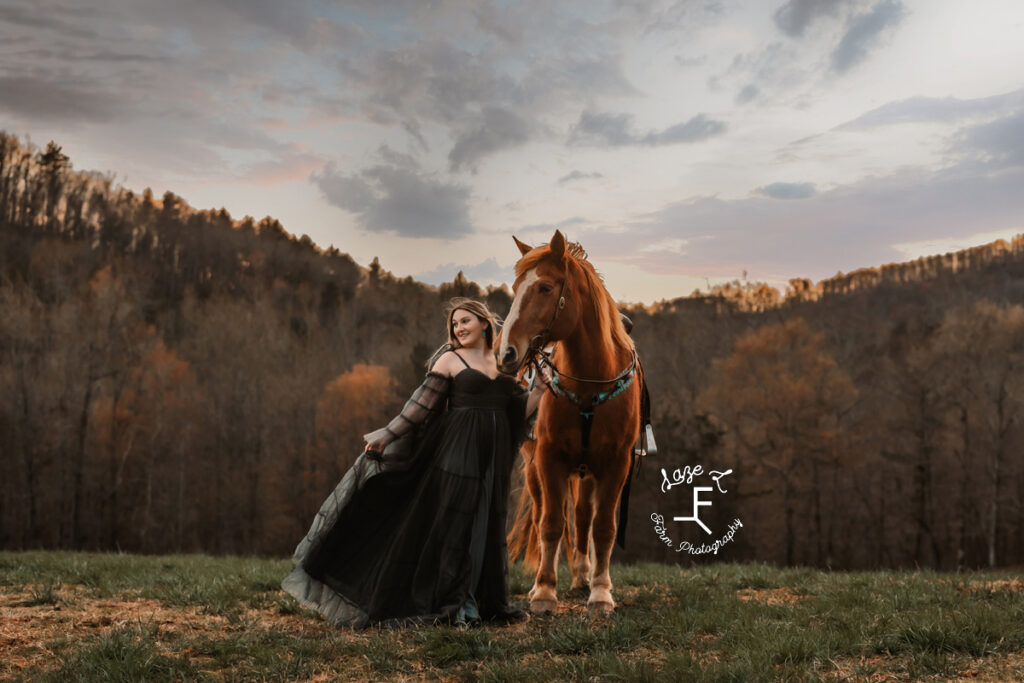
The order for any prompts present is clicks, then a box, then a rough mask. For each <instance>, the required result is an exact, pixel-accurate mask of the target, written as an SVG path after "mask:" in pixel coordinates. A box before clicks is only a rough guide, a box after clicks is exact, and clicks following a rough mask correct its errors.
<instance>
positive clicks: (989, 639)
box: [0, 552, 1024, 682]
mask: <svg viewBox="0 0 1024 683" xmlns="http://www.w3.org/2000/svg"><path fill="white" fill-rule="evenodd" d="M289 569H290V562H288V561H282V560H259V559H248V558H233V557H227V558H215V557H208V556H201V555H193V556H164V557H143V556H137V555H104V554H84V553H58V552H27V553H10V552H7V553H0V591H2V592H0V678H3V679H13V680H43V681H75V680H89V681H93V680H111V681H166V680H197V679H213V680H311V679H312V680H324V681H328V680H378V679H395V680H402V679H405V680H420V679H432V680H437V679H443V680H481V679H482V680H488V681H531V682H536V681H544V680H609V681H613V680H627V681H632V680H641V681H642V680H652V681H654V680H710V681H718V680H725V681H752V680H801V681H803V680H847V679H859V680H888V679H897V680H949V679H957V678H963V679H966V680H987V681H1003V680H1021V679H1024V581H1021V580H1020V579H1019V578H1018V575H1017V574H1009V573H1002V574H980V573H978V574H975V573H971V574H959V575H947V574H935V573H929V572H874V573H845V572H822V571H817V570H810V569H794V570H788V569H776V568H773V567H768V566H764V565H709V566H707V567H702V568H695V569H685V570H684V569H680V568H677V567H669V566H662V565H654V564H644V565H637V566H617V567H614V568H613V573H612V578H613V580H614V581H615V582H616V591H615V595H616V599H617V600H618V602H619V608H618V609H617V610H616V612H615V614H614V615H612V616H611V617H609V618H606V619H601V620H594V621H592V620H591V619H590V618H589V617H588V616H587V612H586V605H585V603H586V596H583V595H574V596H566V595H565V593H564V591H565V588H566V586H567V579H568V576H567V572H566V571H565V568H564V567H563V568H562V575H561V578H562V579H563V582H564V583H563V584H562V585H561V586H560V587H561V590H562V592H561V593H560V596H561V597H563V598H564V599H563V601H562V606H561V611H560V612H559V613H558V614H556V615H554V616H548V617H534V618H533V619H531V620H530V621H529V622H527V623H524V624H517V625H514V626H509V627H484V628H480V629H470V630H465V631H462V630H458V629H455V628H451V627H420V628H409V629H401V630H376V629H370V630H366V631H359V632H352V631H348V630H339V629H336V628H332V627H330V626H329V625H328V624H326V623H325V622H323V621H322V620H321V619H320V618H319V617H318V615H316V614H315V613H312V612H310V611H308V610H305V609H303V608H302V607H300V606H299V605H298V604H297V603H296V602H295V601H294V600H293V599H292V598H291V597H289V596H286V595H285V594H284V593H282V592H281V591H280V590H279V589H278V585H279V583H280V580H281V578H282V577H283V576H284V575H285V574H286V573H287V572H288V571H289ZM512 579H513V580H512V588H513V591H514V592H515V593H516V594H517V595H516V597H517V598H518V599H524V598H525V593H526V591H527V590H528V588H529V586H530V585H531V580H530V579H529V578H528V577H527V576H526V574H525V573H524V572H523V571H522V570H521V569H520V568H519V567H514V568H513V577H512Z"/></svg>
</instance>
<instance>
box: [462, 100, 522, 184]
mask: <svg viewBox="0 0 1024 683" xmlns="http://www.w3.org/2000/svg"><path fill="white" fill-rule="evenodd" d="M529 138H530V124H529V123H528V122H527V121H525V120H524V119H523V118H522V117H520V116H519V115H517V114H515V113H514V112H512V111H509V110H507V109H501V108H498V107H486V108H485V109H484V110H483V111H482V112H481V114H480V117H479V119H477V120H476V121H474V122H473V125H472V126H471V127H470V129H469V130H467V131H465V132H463V133H461V134H460V135H459V137H458V139H457V140H456V142H455V146H454V147H452V150H451V152H449V154H448V164H449V166H450V167H451V169H452V170H453V171H458V170H460V169H462V168H464V167H466V166H469V167H473V166H474V165H475V164H476V163H477V162H479V161H480V160H481V159H483V158H484V157H485V156H487V155H489V154H492V153H494V152H497V151H498V150H502V149H507V148H510V147H517V146H519V145H522V144H524V143H525V142H526V141H527V140H529Z"/></svg>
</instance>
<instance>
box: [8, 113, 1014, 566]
mask: <svg viewBox="0 0 1024 683" xmlns="http://www.w3.org/2000/svg"><path fill="white" fill-rule="evenodd" d="M823 227H827V226H823ZM583 246H584V247H585V246H586V245H585V244H584V245H583ZM595 265H596V266H597V268H598V269H599V270H600V267H601V264H600V263H596V264H595ZM612 294H613V295H614V292H612ZM452 296H474V297H478V298H481V299H483V300H485V301H486V302H487V303H488V305H490V306H491V307H492V308H493V309H495V310H496V311H497V312H499V313H500V314H504V313H506V312H507V310H508V308H509V306H510V304H511V293H510V291H509V290H508V289H507V288H505V287H500V288H496V287H490V288H486V289H483V288H481V287H479V286H478V285H476V284H474V283H472V282H468V281H467V280H466V279H465V278H464V277H463V276H462V275H461V274H460V275H459V276H458V277H457V278H456V279H455V280H454V281H453V282H451V283H448V284H445V285H442V286H440V287H430V286H427V285H424V284H421V283H418V282H415V281H413V280H412V279H411V278H404V279H400V278H396V277H394V276H392V275H391V274H390V273H388V272H387V270H386V269H385V268H384V267H383V266H382V265H381V264H380V263H379V262H378V261H377V260H374V262H373V263H372V264H370V266H369V267H367V268H364V267H361V266H359V265H358V264H356V263H355V262H354V261H353V260H352V259H351V258H350V257H349V256H348V255H346V254H345V253H343V252H341V251H339V250H338V249H335V248H331V249H327V250H324V249H321V248H319V247H318V246H317V245H315V244H314V243H313V242H312V240H311V239H310V238H309V237H307V236H305V235H303V236H301V237H295V236H294V235H292V234H290V233H289V232H288V231H286V229H285V227H284V226H282V225H281V224H280V223H279V222H278V221H276V220H274V219H273V218H270V217H267V218H263V219H260V220H256V219H254V218H252V217H248V216H247V217H244V218H242V219H240V220H239V219H236V218H233V217H232V216H230V215H229V214H228V213H227V212H226V211H224V210H219V211H204V210H196V209H194V208H192V207H191V206H189V205H188V203H187V202H186V201H185V200H184V199H182V198H180V197H178V196H176V195H174V194H172V193H170V192H168V193H166V194H164V195H163V196H162V197H160V198H156V197H154V196H153V195H152V193H151V192H149V191H148V190H147V191H145V192H143V193H141V194H135V193H133V192H132V191H130V190H127V189H125V188H123V187H120V186H118V185H117V184H116V183H115V182H114V180H113V179H112V178H111V177H110V176H105V175H101V174H97V173H91V172H83V171H78V170H75V169H73V167H72V165H71V162H70V160H69V159H68V157H67V156H66V155H65V154H64V153H63V151H62V150H61V148H60V146H59V145H58V144H56V143H54V142H51V143H50V144H48V145H47V146H46V148H45V149H37V148H35V147H33V146H31V145H29V144H27V143H24V142H22V141H20V140H19V139H18V138H16V137H14V136H12V135H8V134H5V133H0V549H31V548H45V549H57V548H61V549H74V550H85V549H88V550H121V551H130V552H140V553H168V552H207V553H216V554H238V555H262V556H284V555H287V554H289V553H290V552H291V551H292V549H293V548H294V545H295V543H296V542H297V541H298V539H299V538H300V537H301V536H302V534H304V533H305V530H306V528H307V526H308V523H309V521H310V520H311V519H312V517H313V515H314V513H315V512H316V510H317V509H318V507H319V505H320V503H321V501H322V500H323V498H324V497H325V495H326V494H327V493H328V492H329V491H330V490H331V488H333V486H334V484H335V483H336V482H337V480H338V479H339V478H340V476H341V474H342V473H343V472H344V471H345V470H346V468H347V467H348V466H349V464H350V463H351V462H352V460H353V459H354V458H355V456H356V455H357V454H358V453H359V451H360V449H361V445H362V442H361V438H360V436H361V434H363V433H365V432H368V431H370V430H371V429H374V428H376V427H379V426H381V425H382V424H384V423H385V422H386V421H387V420H388V419H389V418H390V417H391V415H392V414H393V413H394V412H395V411H396V410H397V409H398V408H399V407H400V406H401V404H402V402H403V400H404V398H405V397H406V396H407V395H408V393H409V392H410V391H411V390H412V389H413V388H414V387H415V386H416V385H417V384H418V383H419V381H420V379H421V376H422V374H423V372H424V371H425V364H426V362H427V360H428V358H429V357H430V355H431V353H432V352H433V351H434V349H435V348H436V347H437V346H438V345H440V344H441V343H442V342H443V341H444V329H443V328H444V323H443V318H442V317H441V314H440V311H441V310H442V308H443V305H444V303H445V302H446V301H447V300H448V299H449V298H450V297H452ZM1022 301H1024V236H1022V237H1018V238H1015V239H1014V240H1013V241H1012V242H1010V243H1007V242H1004V241H999V242H995V243H992V244H989V245H985V246H982V247H976V248H973V249H970V250H966V251H961V252H957V253H954V254H946V255H943V256H935V257H928V258H923V259H919V260H917V261H913V262H909V263H901V264H891V265H886V266H882V267H879V268H865V269H862V270H858V271H856V272H853V273H849V274H845V275H842V274H840V275H837V276H836V277H834V278H830V279H828V280H825V281H823V282H820V283H817V284H815V283H812V282H809V281H807V280H804V279H794V280H791V281H790V284H789V287H788V288H787V290H786V291H785V292H779V291H778V290H776V289H774V288H772V287H769V286H767V285H764V284H760V283H751V282H745V281H743V282H734V283H731V284H728V285H722V286H718V287H715V288H712V289H711V290H710V291H707V292H695V293H694V294H693V295H691V296H689V297H681V298H676V299H672V300H664V301H661V302H659V303H656V304H653V305H650V306H640V305H632V306H624V307H623V312H625V313H626V314H628V315H629V316H630V317H631V318H632V319H633V321H634V330H633V333H632V334H633V338H634V339H635V341H636V344H637V348H638V350H639V353H640V355H641V357H642V359H643V363H644V366H645V368H647V369H648V374H649V376H650V380H649V385H650V390H651V396H652V402H653V415H654V420H653V422H654V427H655V430H656V433H657V436H658V441H659V444H660V447H661V448H660V451H659V453H658V454H657V455H656V456H649V457H647V458H645V459H644V461H643V462H642V463H640V465H639V470H640V472H639V475H638V478H637V479H636V480H635V482H634V487H633V492H632V498H631V513H630V514H631V517H630V529H629V540H628V543H627V549H626V550H625V551H623V550H616V552H615V555H614V556H613V557H614V558H615V559H617V560H619V561H634V560H641V559H644V560H655V561H659V562H688V561H690V560H689V559H688V558H686V557H680V556H679V555H676V554H675V553H671V552H666V550H665V547H664V545H663V544H662V543H661V541H660V540H659V539H658V537H657V536H656V535H655V534H654V533H652V532H651V529H650V522H649V520H647V519H645V512H644V511H645V510H650V509H651V508H652V506H655V505H660V502H659V496H661V495H662V493H661V491H660V489H659V486H660V484H661V481H662V479H661V473H660V469H661V468H666V469H667V470H669V471H671V470H672V469H673V468H679V467H683V466H685V465H688V464H697V463H699V464H703V465H704V466H705V467H706V468H707V467H712V466H714V467H718V469H725V468H731V469H732V470H733V471H734V472H735V478H734V479H733V480H732V481H733V486H735V488H734V489H733V491H732V493H731V494H730V495H729V496H728V497H727V498H726V499H725V502H724V504H720V505H717V506H716V508H715V509H714V514H713V515H712V518H714V519H719V520H728V519H733V518H740V519H743V520H744V522H745V529H744V530H743V532H742V533H739V534H737V537H736V539H735V541H734V543H732V544H731V545H730V546H729V548H728V551H723V554H725V553H727V554H725V557H724V559H726V560H728V561H742V560H760V561H765V562H770V563H775V564H779V565H793V566H796V565H809V566H818V567H829V568H835V569H839V568H848V569H854V568H876V567H913V566H920V567H934V568H938V569H957V568H961V567H984V566H989V567H994V566H1006V565H1014V564H1019V563H1021V562H1024V504H1022V503H1021V501H1022V500H1024V459H1022V458H1021V453H1022V447H1024V431H1022V424H1021V420H1020V418H1021V416H1022V414H1024V307H1022V305H1021V302H1022ZM698 561H701V562H705V561H708V560H705V559H701V560H698Z"/></svg>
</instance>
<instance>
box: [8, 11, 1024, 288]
mask: <svg viewBox="0 0 1024 683" xmlns="http://www.w3.org/2000/svg"><path fill="white" fill-rule="evenodd" d="M0 130H4V131H6V132H7V133H9V134H13V135H17V136H19V137H21V138H22V139H24V140H29V141H31V142H32V143H34V144H36V145H37V146H45V144H46V143H47V142H48V141H49V140H54V141H56V142H57V143H58V144H60V145H62V146H63V148H64V151H65V153H67V154H68V155H69V156H70V157H71V160H72V163H73V164H74V166H75V168H77V169H88V170H96V171H100V172H104V173H112V174H113V175H114V177H115V180H116V182H118V183H120V184H123V185H124V186H126V187H129V188H131V189H134V190H136V191H139V190H142V189H143V188H146V187H149V188H151V189H152V190H153V192H154V194H156V195H157V196H160V195H162V194H163V193H164V192H165V191H168V190H169V191H172V192H174V193H175V194H177V195H179V196H181V197H183V198H184V199H185V200H186V201H187V202H188V203H189V204H191V205H192V206H194V207H196V208H200V209H206V208H220V207H224V208H226V209H227V210H228V211H229V212H230V213H231V214H232V216H234V217H235V218H236V219H240V218H242V217H243V216H246V215H250V216H253V217H255V218H257V219H259V218H262V217H263V216H266V215H270V216H273V217H274V218H277V219H279V220H280V221H281V223H282V224H283V225H284V227H285V229H286V230H288V231H289V232H291V233H293V234H295V235H303V234H305V235H309V237H310V238H312V239H313V241H314V242H316V243H317V244H318V245H320V246H321V247H324V248H327V247H329V246H332V245H333V246H335V247H337V248H338V249H340V250H341V251H343V252H346V253H349V254H351V255H352V256H353V258H355V259H356V261H357V262H359V263H361V264H363V265H367V264H369V262H370V261H372V259H373V258H374V257H379V259H380V262H381V265H382V266H383V267H384V268H385V269H386V270H389V271H391V272H392V273H394V274H395V275H397V276H400V277H404V276H406V275H412V276H414V277H416V278H417V279H419V280H422V281H424V282H428V283H431V284H438V283H440V282H442V281H446V280H451V279H452V278H453V277H454V275H455V273H456V272H457V271H459V270H463V271H464V272H465V274H466V275H467V277H469V278H470V279H474V280H476V281H478V282H480V283H482V284H497V283H502V282H506V283H510V282H511V281H512V279H513V274H512V268H513V265H514V263H515V261H516V259H517V258H518V256H519V251H518V249H517V248H516V247H515V245H514V243H513V241H512V238H511V237H512V235H515V236H517V237H518V238H519V239H521V240H523V241H525V242H527V243H529V244H540V243H544V242H547V241H548V240H549V239H550V238H551V236H552V234H553V233H554V231H555V230H556V229H559V230H561V231H562V232H563V233H564V234H565V235H566V236H567V237H568V238H569V239H570V240H573V241H578V242H580V243H581V244H582V246H583V247H584V248H585V249H586V251H587V252H588V253H589V255H590V260H591V261H592V262H593V263H594V264H595V265H596V267H597V268H598V270H599V271H600V272H601V273H602V274H603V275H604V278H605V282H606V284H607V286H608V289H609V291H610V292H611V293H612V295H613V296H614V297H615V298H616V299H618V300H620V301H623V302H643V303H651V302H655V301H658V300H661V299H672V298H675V297H678V296H686V295H688V294H690V293H691V292H692V291H694V289H696V288H702V289H706V288H707V287H709V286H711V285H714V284H716V283H720V282H725V281H731V280H735V279H744V278H746V279H749V280H751V281H764V282H768V283H770V284H773V285H776V286H779V287H780V288H784V286H785V283H786V282H787V281H788V280H789V279H790V278H796V277H802V278H809V279H811V280H814V281H818V280H821V279H824V278H827V277H831V276H833V275H835V274H836V273H838V272H849V271H851V270H855V269H857V268H861V267H870V266H878V265H882V264H884V263H891V262H896V261H905V260H910V259H913V258H917V257H919V256H922V255H926V254H933V253H944V252H946V251H951V250H955V249H961V248H965V247H967V246H972V245H976V244H982V243H985V242H989V241H992V240H994V239H997V238H1000V237H1003V238H1005V237H1010V236H1013V235H1015V234H1017V233H1020V232H1024V191H1022V190H1024V3H1022V2H1020V1H1019V0H1005V1H1003V0H973V1H972V2H962V1H959V2H957V1H953V0H785V1H779V0H775V1H772V2H769V1H761V2H752V1H751V2H729V1H727V0H721V1H718V0H693V1H687V0H683V1H679V2H676V1H673V0H621V1H618V2H603V1H600V0H587V1H586V2H581V1H578V0H560V1H559V2H543V3H542V2H535V1H533V0H518V1H516V2H505V1H503V0H502V1H496V0H495V1H492V0H472V1H470V0H349V1H348V2H335V3H329V2H311V1H302V2H299V1H297V2H289V3H283V2H278V1H276V0H203V1H199V0H177V1H175V2H163V1H160V0H78V1H77V2H75V3H68V2H66V0H60V1H58V2H54V1H52V0H30V1H29V0H26V1H15V2H12V1H10V0H0Z"/></svg>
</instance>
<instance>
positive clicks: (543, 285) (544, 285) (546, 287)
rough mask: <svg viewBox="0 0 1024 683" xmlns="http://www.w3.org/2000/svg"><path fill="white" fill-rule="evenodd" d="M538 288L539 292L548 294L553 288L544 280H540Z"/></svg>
mask: <svg viewBox="0 0 1024 683" xmlns="http://www.w3.org/2000/svg"><path fill="white" fill-rule="evenodd" d="M539 289H540V293H541V294H550V293H551V292H552V291H554V289H555V288H554V287H552V286H551V285H549V284H548V283H546V282H542V283H541V285H540V288H539Z"/></svg>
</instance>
